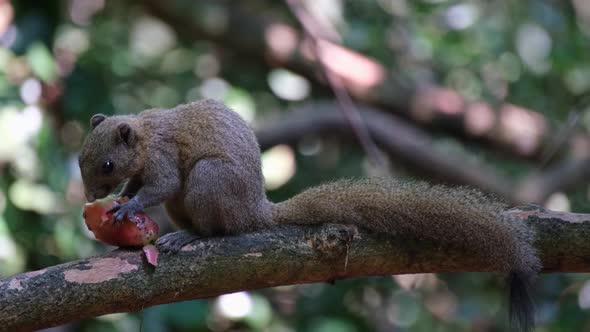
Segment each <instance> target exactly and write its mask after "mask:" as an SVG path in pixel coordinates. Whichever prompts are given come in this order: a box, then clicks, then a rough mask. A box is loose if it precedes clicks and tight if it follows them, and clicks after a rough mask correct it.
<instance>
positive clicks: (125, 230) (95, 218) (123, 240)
mask: <svg viewBox="0 0 590 332" xmlns="http://www.w3.org/2000/svg"><path fill="white" fill-rule="evenodd" d="M127 200H128V199H127V198H121V199H119V200H112V199H111V200H106V201H96V202H93V203H86V204H85V205H84V214H83V216H84V221H85V222H86V226H87V227H88V229H89V230H90V231H91V232H92V233H94V237H96V239H97V240H99V241H100V242H103V243H105V244H109V245H113V246H118V247H136V246H143V245H146V244H150V243H153V242H154V241H155V240H156V239H157V238H158V232H159V229H158V224H157V223H156V222H155V221H154V220H153V219H152V218H150V217H149V216H148V215H147V214H145V213H144V212H137V213H135V215H134V216H133V217H132V218H131V219H132V220H129V218H125V219H123V220H122V221H119V222H115V221H114V217H113V214H112V213H108V212H107V211H109V210H110V209H111V208H112V207H113V206H114V205H115V204H121V203H124V202H126V201H127Z"/></svg>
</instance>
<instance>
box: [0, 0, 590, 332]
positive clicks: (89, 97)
mask: <svg viewBox="0 0 590 332" xmlns="http://www.w3.org/2000/svg"><path fill="white" fill-rule="evenodd" d="M302 23H305V24H302ZM0 36H1V37H0V275H1V276H2V277H6V276H9V275H12V274H15V273H19V272H23V271H29V270H36V269H41V268H44V267H47V266H51V265H55V264H59V263H62V262H65V261H70V260H74V259H79V258H83V257H89V256H91V255H95V254H99V253H101V252H104V251H106V250H110V249H111V248H107V247H105V246H104V245H102V244H100V243H98V242H96V241H94V240H93V237H92V234H90V233H89V232H88V231H87V229H86V227H85V225H84V223H83V220H82V217H81V209H82V205H83V204H84V203H85V200H84V197H83V187H82V183H81V179H80V174H79V169H78V165H77V154H78V151H79V149H80V146H81V144H82V141H83V138H84V135H85V133H86V132H87V131H88V128H89V119H90V117H91V116H92V115H93V114H95V113H104V114H109V115H111V114H126V113H137V112H140V111H141V110H144V109H148V108H167V107H172V106H174V105H177V104H179V103H184V102H189V101H194V100H198V99H200V98H215V99H220V100H223V101H224V102H225V103H227V104H228V105H229V106H230V107H232V108H233V109H234V110H235V111H237V112H238V113H240V114H241V115H242V116H243V117H244V118H245V119H246V120H247V121H248V122H250V123H251V124H252V126H253V127H254V128H255V129H256V131H257V134H258V135H259V138H260V143H261V147H262V148H263V150H264V154H263V168H264V175H265V178H266V185H267V189H268V193H269V196H270V198H271V199H272V200H273V201H280V200H284V199H286V198H288V197H290V196H292V195H294V194H295V193H298V192H300V191H301V190H303V189H305V188H307V187H309V186H313V185H317V184H319V183H321V182H324V181H328V180H331V179H336V178H341V177H359V176H369V175H384V174H385V175H388V176H392V177H395V178H417V179H426V180H429V181H432V182H437V183H447V184H451V185H468V186H471V187H475V188H479V189H481V190H484V191H486V192H489V193H491V194H494V195H496V196H498V197H500V198H502V199H504V200H505V201H506V202H507V203H509V204H510V205H517V204H521V203H526V202H537V203H539V204H542V205H544V206H547V207H549V208H551V209H555V210H562V211H576V212H590V203H589V194H590V191H589V187H588V182H589V180H590V157H589V155H588V154H589V152H590V149H589V146H590V134H589V133H588V128H589V126H590V113H589V112H587V110H588V108H589V107H590V99H588V98H587V97H588V95H589V91H590V57H589V56H588V54H590V53H589V51H590V43H589V41H590V2H588V1H584V0H570V1H550V0H529V1H502V0H492V1H483V0H481V1H476V0H474V1H453V0H419V1H408V0H363V1H358V0H357V1H352V0H289V1H262V0H244V1H239V2H237V1H219V0H217V1H214V0H205V1H196V0H169V1H158V0H143V1H140V0H137V1H132V0H129V1H105V0H62V1H34V0H21V1H13V2H10V1H6V0H0ZM351 100H353V101H354V102H355V103H356V104H355V105H353V104H352V103H351V102H350V101H351ZM150 213H152V214H153V216H154V217H155V218H156V220H158V221H159V223H160V225H161V228H162V229H164V230H165V231H170V230H172V228H171V226H170V225H169V224H168V222H167V220H166V216H165V215H164V214H162V212H161V211H160V210H158V209H154V210H152V211H150ZM589 280H590V279H588V276H587V275H584V274H547V275H543V276H542V280H541V282H540V283H539V284H538V287H537V291H536V297H537V302H538V307H537V319H538V322H539V327H538V328H537V330H536V331H590V318H589V317H590V316H589V315H588V310H589V308H590V282H589ZM503 295H504V292H503V290H502V289H501V280H499V278H498V277H497V276H495V275H493V274H482V273H465V274H443V275H434V274H427V275H405V276H396V277H379V278H377V277H374V278H363V279H353V280H343V281H338V282H337V283H336V284H335V285H329V284H313V285H302V286H289V287H279V288H274V289H267V290H261V291H252V292H242V293H237V294H229V295H225V296H221V297H219V298H213V299H206V300H198V301H190V302H182V303H175V304H170V305H161V306H156V307H151V308H147V309H144V310H143V312H139V313H129V314H113V315H107V316H103V317H98V318H95V319H89V320H84V321H80V322H75V323H72V324H69V325H67V326H63V327H59V328H55V329H53V330H54V331H139V329H140V322H141V320H142V317H143V323H142V330H143V331H205V330H211V331H314V332H319V331H351V332H352V331H506V330H507V326H506V321H507V319H506V313H505V307H506V306H505V303H504V302H503Z"/></svg>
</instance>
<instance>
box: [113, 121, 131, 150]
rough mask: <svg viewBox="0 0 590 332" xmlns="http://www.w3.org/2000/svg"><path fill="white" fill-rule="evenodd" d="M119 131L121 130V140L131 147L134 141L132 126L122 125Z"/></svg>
mask: <svg viewBox="0 0 590 332" xmlns="http://www.w3.org/2000/svg"><path fill="white" fill-rule="evenodd" d="M117 129H118V130H119V136H120V137H121V140H123V142H124V143H125V144H127V145H130V143H131V142H132V141H133V129H131V126H130V125H129V124H127V123H121V124H120V125H119V126H118V127H117Z"/></svg>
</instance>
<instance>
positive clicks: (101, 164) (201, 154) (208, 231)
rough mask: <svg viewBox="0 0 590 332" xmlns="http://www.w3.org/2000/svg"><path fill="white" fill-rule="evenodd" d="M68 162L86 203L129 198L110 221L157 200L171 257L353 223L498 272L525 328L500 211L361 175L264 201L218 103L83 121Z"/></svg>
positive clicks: (531, 255)
mask: <svg viewBox="0 0 590 332" xmlns="http://www.w3.org/2000/svg"><path fill="white" fill-rule="evenodd" d="M90 122H91V127H92V129H91V131H90V133H89V134H88V136H87V137H86V139H85V141H84V145H83V147H82V151H81V153H80V158H79V165H80V170H81V173H82V179H83V181H84V186H85V193H86V197H87V199H88V200H89V201H93V200H95V199H100V198H103V197H106V196H107V195H109V194H110V193H111V192H112V191H113V190H115V188H116V187H117V186H118V185H119V184H121V183H123V182H124V181H125V180H128V182H127V184H126V185H125V187H124V188H123V191H122V192H121V193H120V195H121V196H129V197H132V198H131V199H130V200H129V202H127V203H124V204H121V205H118V206H116V207H115V208H114V209H113V212H114V213H115V219H116V220H120V219H122V218H123V217H124V216H126V215H127V216H130V215H132V214H133V213H134V212H137V211H140V210H142V209H144V208H147V207H150V206H154V205H157V204H160V203H164V205H165V207H166V210H167V212H168V214H169V215H170V218H171V219H172V221H173V222H174V223H175V224H176V225H177V226H178V227H179V228H181V229H184V230H185V231H182V232H176V233H170V234H168V235H166V236H164V237H162V238H160V240H159V242H158V246H159V247H160V248H161V249H162V250H168V251H172V252H176V251H178V250H179V249H180V248H181V247H182V246H184V245H185V244H188V243H190V242H191V241H194V240H195V239H196V238H197V237H198V236H211V235H216V234H238V233H244V232H250V231H254V230H256V229H261V228H266V227H271V226H272V225H274V224H285V223H293V224H320V223H344V224H354V225H357V226H359V227H362V228H366V229H369V230H373V231H376V232H381V233H387V234H395V235H399V236H402V237H403V236H406V237H410V238H415V239H423V240H428V241H433V242H438V243H445V244H451V245H458V246H462V247H466V248H469V249H470V250H471V251H472V252H473V254H474V255H477V256H478V257H481V259H486V260H489V261H491V262H492V263H493V265H494V266H495V267H496V268H497V270H498V271H500V272H502V273H504V274H505V275H506V282H507V286H508V290H509V292H510V294H509V304H510V310H509V311H510V322H511V326H513V327H514V328H516V329H518V330H521V331H530V330H531V329H532V327H533V326H534V308H533V301H532V299H531V294H530V293H531V289H530V287H531V283H532V282H533V280H534V278H535V277H536V275H537V273H538V272H539V270H540V268H541V263H540V260H539V258H538V256H537V253H536V251H535V248H534V247H533V244H532V243H533V240H534V236H533V232H532V230H531V229H530V228H529V227H528V226H527V225H525V224H524V223H522V222H518V221H511V220H506V217H503V215H502V211H503V210H504V208H505V206H504V205H503V204H501V203H499V202H497V201H495V200H493V199H491V198H489V197H487V196H485V195H484V194H482V193H480V192H478V191H475V190H470V189H465V188H450V187H445V186H435V185H429V184H427V183H423V182H401V181H395V180H392V179H376V178H367V179H364V180H356V181H353V180H343V181H337V182H334V183H330V184H325V185H321V186H318V187H315V188H311V189H309V190H307V191H304V192H303V193H301V194H299V195H296V196H295V197H293V198H291V199H289V200H287V201H285V202H281V203H277V204H275V203H272V202H270V201H269V200H268V199H267V198H266V193H265V190H264V179H263V176H262V172H261V161H260V148H259V146H258V142H257V140H256V137H255V135H254V132H253V131H252V129H251V128H250V127H249V126H248V124H247V123H246V122H245V121H244V120H243V119H242V118H240V116H239V115H238V114H237V113H235V112H233V111H232V110H230V109H228V108H227V107H226V106H225V105H224V104H223V103H221V102H218V101H214V100H202V101H198V102H193V103H190V104H186V105H179V106H177V107H175V108H172V109H151V110H146V111H143V112H141V113H139V114H137V115H124V116H111V117H106V116H104V115H102V114H96V115H94V116H93V117H92V118H91V121H90Z"/></svg>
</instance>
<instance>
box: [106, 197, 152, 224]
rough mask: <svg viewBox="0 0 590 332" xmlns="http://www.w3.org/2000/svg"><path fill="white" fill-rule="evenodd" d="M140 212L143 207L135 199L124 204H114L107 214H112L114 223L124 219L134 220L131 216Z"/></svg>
mask: <svg viewBox="0 0 590 332" xmlns="http://www.w3.org/2000/svg"><path fill="white" fill-rule="evenodd" d="M141 210H143V206H142V205H141V204H140V203H139V202H138V201H137V200H136V199H131V200H129V202H126V203H122V204H115V205H114V206H113V207H112V208H111V209H110V210H109V211H108V213H114V216H115V219H114V220H115V222H119V221H122V220H123V219H124V218H125V217H127V219H129V220H134V218H133V215H134V214H135V213H136V212H139V211H141Z"/></svg>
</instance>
